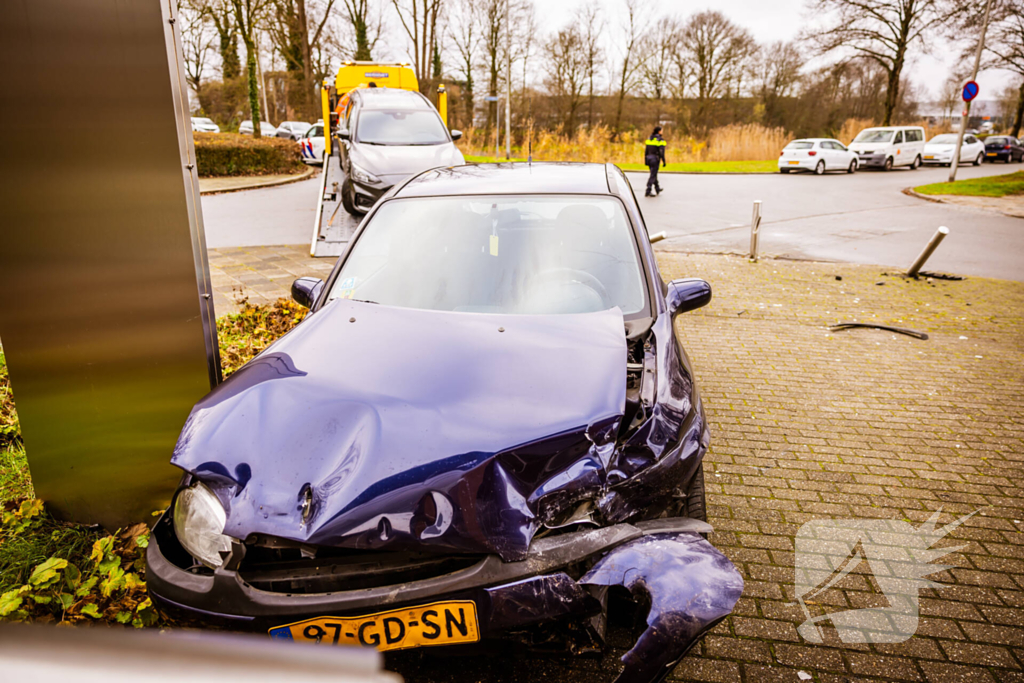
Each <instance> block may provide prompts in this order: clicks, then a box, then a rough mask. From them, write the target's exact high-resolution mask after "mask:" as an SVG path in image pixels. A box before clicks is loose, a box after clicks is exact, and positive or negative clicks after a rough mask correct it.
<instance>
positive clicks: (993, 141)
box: [985, 137, 1010, 145]
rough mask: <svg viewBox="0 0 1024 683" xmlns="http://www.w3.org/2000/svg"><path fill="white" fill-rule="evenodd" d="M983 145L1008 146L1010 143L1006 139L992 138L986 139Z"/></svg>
mask: <svg viewBox="0 0 1024 683" xmlns="http://www.w3.org/2000/svg"><path fill="white" fill-rule="evenodd" d="M985 144H986V145H1008V144H1010V141H1009V140H1007V139H1006V138H998V137H993V138H986V139H985Z"/></svg>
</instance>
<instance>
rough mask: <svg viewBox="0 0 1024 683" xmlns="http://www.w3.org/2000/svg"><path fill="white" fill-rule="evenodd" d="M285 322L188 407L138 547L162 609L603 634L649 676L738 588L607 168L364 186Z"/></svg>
mask: <svg viewBox="0 0 1024 683" xmlns="http://www.w3.org/2000/svg"><path fill="white" fill-rule="evenodd" d="M292 291H293V296H294V297H295V298H296V300H297V301H299V303H302V304H303V305H306V306H308V307H309V308H310V313H309V315H308V316H307V317H306V319H305V320H304V321H303V322H302V323H301V324H300V325H298V326H297V327H296V328H295V329H294V330H292V331H291V332H289V333H288V334H287V335H285V336H284V337H282V338H281V339H280V340H278V341H277V342H275V343H274V344H273V345H272V346H271V347H269V348H268V349H266V350H265V351H264V352H263V353H261V354H260V355H259V356H257V357H256V358H255V359H253V360H252V361H251V362H249V363H248V364H247V365H245V366H244V367H243V368H242V369H241V370H239V371H238V372H237V373H235V374H234V375H233V376H232V377H231V378H229V379H228V380H227V381H225V382H224V383H223V384H221V385H220V386H219V387H218V388H217V389H215V390H214V391H213V392H211V393H210V394H209V395H208V396H206V397H205V398H204V399H203V400H202V401H200V402H199V403H198V404H196V406H195V408H194V409H193V410H192V413H191V415H190V416H189V418H188V421H187V423H186V425H185V427H184V429H183V430H182V433H181V437H180V439H179V441H178V444H177V446H176V448H175V451H174V455H173V459H172V462H173V464H175V465H177V466H178V467H180V468H181V469H183V470H184V471H185V473H186V476H185V478H184V480H183V482H182V486H181V488H180V489H179V490H178V492H177V494H176V496H175V499H174V502H173V505H172V508H171V509H170V510H169V511H168V513H167V514H165V515H164V516H163V517H162V518H161V519H160V521H159V522H158V523H157V525H156V528H155V530H154V533H153V536H152V540H151V542H150V545H149V549H148V570H147V579H148V584H149V590H150V592H151V594H152V595H153V596H154V597H155V598H156V600H157V601H158V602H159V604H160V605H161V606H162V607H163V608H164V609H165V610H169V611H171V612H174V613H177V614H184V615H192V616H194V617H198V618H200V619H203V620H216V621H220V622H222V623H226V624H228V625H230V626H232V627H234V628H242V629H250V630H260V631H263V632H268V633H269V634H270V635H271V636H272V637H275V638H285V639H294V640H309V641H315V642H318V643H328V644H331V643H335V644H349V643H353V644H354V643H359V644H363V645H370V646H375V647H377V648H379V649H382V650H387V649H401V648H408V647H419V646H430V645H459V644H466V643H475V642H477V641H481V640H487V639H507V640H514V641H518V642H520V643H524V644H526V645H531V646H539V647H544V648H545V649H548V650H550V649H551V646H552V644H556V645H558V646H559V647H564V648H565V649H567V650H569V651H575V652H580V651H588V650H590V651H592V650H594V649H597V648H600V647H602V646H603V638H604V631H605V616H606V613H607V607H608V597H609V592H610V591H619V592H621V593H623V594H625V595H628V596H629V597H630V598H631V599H632V600H635V601H636V602H637V603H638V605H639V607H640V609H641V610H644V611H646V614H647V619H646V630H644V631H643V632H642V634H641V635H640V637H639V639H638V640H637V642H636V644H635V645H634V647H633V648H632V649H631V650H630V651H629V652H628V653H627V654H626V655H625V657H624V658H623V661H624V662H625V665H626V666H625V669H624V671H623V672H622V674H621V676H620V679H619V680H621V681H644V682H646V681H660V680H662V679H663V678H664V677H665V676H666V675H667V674H668V673H669V672H671V670H672V669H673V667H674V666H675V665H676V664H677V663H678V662H679V661H680V660H681V659H682V657H683V656H684V655H685V654H686V652H687V651H688V649H689V648H690V647H691V646H693V645H694V643H695V642H696V641H697V639H698V638H699V637H700V636H701V635H702V634H703V633H704V632H706V631H707V630H708V629H709V628H711V627H712V626H714V625H715V624H716V623H717V622H718V621H720V620H721V619H723V618H724V617H725V616H726V615H728V614H729V613H730V612H731V610H732V608H733V606H734V605H735V603H736V601H737V599H738V598H739V596H740V593H741V592H742V589H743V581H742V579H741V578H740V576H739V573H738V572H737V570H736V568H735V567H734V566H733V565H732V563H731V562H730V561H729V560H728V559H727V558H726V557H725V556H724V555H722V554H721V553H720V552H719V551H718V550H716V549H715V548H714V547H713V546H711V545H710V544H709V543H708V542H707V541H706V540H705V536H706V534H707V532H709V531H710V530H711V528H710V527H709V526H708V524H707V522H706V519H705V516H706V515H705V504H704V476H703V469H702V466H701V461H702V459H703V457H704V454H705V452H706V450H707V447H708V440H709V434H708V426H707V423H706V420H705V416H704V410H703V407H702V405H701V400H700V395H699V392H698V390H697V386H696V384H695V382H694V378H693V372H692V370H691V368H690V363H689V360H688V358H687V356H686V353H685V351H684V350H683V348H682V345H681V344H680V342H679V340H678V339H677V338H676V335H675V331H674V327H673V322H674V320H675V318H676V316H677V315H678V314H680V313H683V312H686V311H689V310H692V309H695V308H698V307H700V306H703V305H705V304H707V303H708V302H709V301H710V300H711V288H710V286H709V285H708V284H707V283H706V282H704V281H702V280H694V279H690V280H676V281H673V282H670V283H668V284H667V285H666V284H664V283H663V281H662V279H661V276H660V274H659V273H658V269H657V266H656V263H655V259H654V253H653V251H652V249H651V244H650V241H649V239H648V236H647V231H646V228H645V226H644V223H643V219H642V217H641V215H640V211H639V208H638V206H637V203H636V199H635V197H634V195H633V193H632V191H631V190H630V187H629V184H628V182H627V181H626V178H625V176H624V175H623V174H622V172H621V171H619V170H618V169H617V168H615V167H614V166H611V165H608V166H604V165H598V164H532V165H528V164H502V165H491V166H486V165H482V166H463V167H455V168H439V169H434V170H432V171H427V172H425V173H422V174H420V175H418V176H416V177H414V178H412V179H410V180H408V181H406V182H405V183H403V184H400V185H398V186H396V187H395V188H393V189H392V190H391V191H389V193H388V194H386V195H385V196H384V197H383V199H382V201H381V202H379V203H378V204H377V205H376V206H375V207H374V209H373V210H372V211H371V213H370V214H369V215H368V216H367V217H366V219H365V220H364V221H363V224H362V225H361V227H360V229H359V231H358V232H357V234H356V235H355V236H354V238H353V241H352V243H351V244H350V247H349V249H348V250H347V252H346V253H345V254H344V255H342V257H341V258H340V259H339V261H338V264H337V265H336V266H335V268H334V270H333V272H332V273H331V275H330V277H329V278H328V279H327V281H326V282H322V281H320V280H312V279H308V278H302V279H300V280H297V281H296V283H295V285H294V286H293V290H292Z"/></svg>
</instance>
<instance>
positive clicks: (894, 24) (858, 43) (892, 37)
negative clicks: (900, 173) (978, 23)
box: [810, 0, 966, 126]
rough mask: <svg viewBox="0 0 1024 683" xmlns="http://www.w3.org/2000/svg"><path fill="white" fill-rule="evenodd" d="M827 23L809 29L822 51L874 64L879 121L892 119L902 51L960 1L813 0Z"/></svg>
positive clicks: (947, 18)
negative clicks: (878, 72) (878, 75)
mask: <svg viewBox="0 0 1024 683" xmlns="http://www.w3.org/2000/svg"><path fill="white" fill-rule="evenodd" d="M811 6H812V7H813V8H814V9H815V10H817V12H818V13H819V14H820V15H823V16H827V17H828V18H829V19H830V20H831V21H830V22H829V25H828V26H826V27H825V28H822V29H820V30H818V31H816V32H813V33H811V34H810V38H811V39H812V40H813V41H814V42H815V43H816V45H817V47H818V50H819V52H821V53H822V54H825V53H830V52H841V53H842V52H845V53H847V54H853V55H856V56H860V57H863V58H865V59H869V60H871V61H873V62H875V63H876V64H878V65H879V66H880V67H881V68H882V69H883V70H884V71H885V74H886V77H887V83H886V91H885V105H884V116H883V121H882V125H886V126H888V125H889V124H890V123H892V117H893V111H894V110H895V109H896V106H897V103H898V101H899V95H900V78H901V76H902V74H903V67H904V66H905V65H906V61H907V51H908V50H909V48H910V47H911V46H912V45H914V44H915V43H922V45H923V46H924V47H926V48H927V43H926V41H925V36H926V35H928V34H929V33H930V32H932V31H933V30H935V29H938V28H940V27H941V26H943V25H945V24H946V23H948V22H950V21H951V20H952V19H953V18H954V17H955V16H956V15H958V14H960V13H962V12H963V11H964V8H965V6H966V3H961V2H960V0H812V2H811Z"/></svg>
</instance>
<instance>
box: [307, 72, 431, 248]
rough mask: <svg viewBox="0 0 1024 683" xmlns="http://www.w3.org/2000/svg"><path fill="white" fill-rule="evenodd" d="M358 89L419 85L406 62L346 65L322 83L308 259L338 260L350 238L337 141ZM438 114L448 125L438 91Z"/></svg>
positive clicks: (399, 87) (404, 88) (417, 89)
mask: <svg viewBox="0 0 1024 683" xmlns="http://www.w3.org/2000/svg"><path fill="white" fill-rule="evenodd" d="M360 88H396V89H400V90H411V91H416V92H418V91H419V81H417V79H416V74H415V72H413V70H412V68H410V65H409V64H408V63H407V62H400V63H380V62H356V61H346V62H344V63H343V64H342V65H341V67H340V68H339V69H338V73H337V74H336V75H335V77H334V80H333V83H332V82H331V79H325V80H324V83H323V85H322V86H321V88H320V99H321V107H322V111H323V120H324V164H323V173H322V174H321V178H320V195H319V200H318V201H317V208H316V219H315V224H314V226H313V239H312V242H311V244H310V255H311V256H338V255H340V254H341V252H342V250H343V249H344V246H345V244H346V243H347V242H348V240H349V238H350V237H351V234H352V228H351V223H350V222H349V221H346V220H344V219H343V218H342V217H341V216H339V213H340V212H339V209H340V208H342V193H341V187H342V184H343V182H344V172H343V171H342V170H341V165H340V164H339V163H338V159H339V156H338V155H339V149H338V147H339V144H340V141H339V139H338V137H337V133H338V130H339V122H345V121H346V120H347V116H348V114H349V110H350V104H351V98H350V95H351V93H352V92H353V91H355V90H358V89H360ZM438 113H439V114H440V115H441V119H442V120H443V121H445V122H446V123H447V121H448V106H447V93H446V91H445V88H444V86H443V85H442V86H440V87H439V88H438Z"/></svg>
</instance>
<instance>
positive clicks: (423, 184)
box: [395, 162, 611, 197]
mask: <svg viewBox="0 0 1024 683" xmlns="http://www.w3.org/2000/svg"><path fill="white" fill-rule="evenodd" d="M474 194H475V195H479V194H603V195H608V194H611V192H610V191H609V190H608V169H607V168H606V167H605V165H604V164H588V163H576V162H543V163H532V164H531V163H526V162H513V163H501V164H471V165H466V166H447V167H442V168H435V169H431V170H429V171H425V172H423V173H421V174H419V175H418V176H416V177H414V178H412V179H411V180H410V181H409V182H407V183H406V184H405V185H403V186H402V187H400V188H399V189H398V191H397V192H396V193H395V197H442V196H452V195H474Z"/></svg>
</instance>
